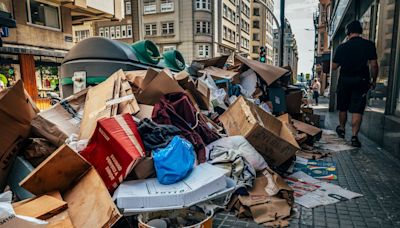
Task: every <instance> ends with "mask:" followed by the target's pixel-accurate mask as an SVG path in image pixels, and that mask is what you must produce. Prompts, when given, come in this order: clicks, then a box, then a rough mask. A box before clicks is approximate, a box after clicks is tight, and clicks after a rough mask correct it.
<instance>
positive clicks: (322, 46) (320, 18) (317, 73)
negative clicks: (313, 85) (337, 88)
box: [314, 0, 331, 94]
mask: <svg viewBox="0 0 400 228" xmlns="http://www.w3.org/2000/svg"><path fill="white" fill-rule="evenodd" d="M330 12H331V0H320V1H319V4H318V9H317V11H316V12H315V13H314V27H315V50H314V56H315V59H314V77H316V78H318V79H319V81H320V82H321V91H320V93H321V94H324V92H325V89H326V88H328V87H329V80H330V79H329V76H330V74H329V73H330V57H331V49H330V45H329V18H330Z"/></svg>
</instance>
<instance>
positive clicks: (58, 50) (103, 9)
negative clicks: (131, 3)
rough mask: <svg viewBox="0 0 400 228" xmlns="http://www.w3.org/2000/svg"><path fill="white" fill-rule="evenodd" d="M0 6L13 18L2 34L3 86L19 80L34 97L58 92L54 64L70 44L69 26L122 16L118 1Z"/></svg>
mask: <svg viewBox="0 0 400 228" xmlns="http://www.w3.org/2000/svg"><path fill="white" fill-rule="evenodd" d="M0 5H2V6H3V7H4V6H5V8H6V10H5V11H7V12H8V13H11V16H12V19H14V20H15V21H16V28H10V29H9V30H8V34H7V35H8V36H7V37H2V40H3V47H0V74H1V75H2V77H3V76H4V77H5V78H6V79H7V85H6V86H11V85H13V83H15V81H16V80H18V79H22V80H23V81H24V84H25V88H26V90H27V91H28V93H29V94H30V95H31V96H32V98H33V99H35V100H36V99H38V96H39V95H43V94H45V93H46V92H48V91H58V67H59V66H60V64H61V61H62V59H63V57H64V56H65V54H66V53H67V52H68V50H69V49H70V48H71V47H72V46H73V45H74V43H73V36H72V26H73V25H75V24H82V23H84V22H85V21H92V20H119V19H121V18H122V16H123V10H122V9H121V5H122V4H121V0H109V1H102V0H90V1H89V0H79V1H77V0H76V1H75V0H69V1H62V3H61V1H50V0H40V1H39V0H0ZM3 7H2V8H3ZM2 10H3V11H4V9H2Z"/></svg>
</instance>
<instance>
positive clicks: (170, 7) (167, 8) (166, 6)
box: [161, 2, 174, 13]
mask: <svg viewBox="0 0 400 228" xmlns="http://www.w3.org/2000/svg"><path fill="white" fill-rule="evenodd" d="M173 11H174V3H173V2H167V3H161V12H163V13H166V12H173Z"/></svg>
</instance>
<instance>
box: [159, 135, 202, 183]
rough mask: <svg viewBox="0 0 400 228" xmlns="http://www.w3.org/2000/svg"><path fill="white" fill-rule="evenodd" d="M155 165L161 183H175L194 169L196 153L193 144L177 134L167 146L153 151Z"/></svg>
mask: <svg viewBox="0 0 400 228" xmlns="http://www.w3.org/2000/svg"><path fill="white" fill-rule="evenodd" d="M153 160H154V167H155V169H156V173H157V179H158V181H159V182H160V183H161V184H174V183H176V182H178V181H180V180H182V179H183V178H185V177H186V176H187V175H189V174H190V172H191V171H192V169H193V165H194V162H195V153H194V149H193V145H192V144H191V143H190V142H188V141H187V140H185V139H183V138H181V137H179V136H175V137H174V138H173V139H172V141H171V142H170V143H169V144H168V146H167V147H165V148H162V149H156V150H154V151H153Z"/></svg>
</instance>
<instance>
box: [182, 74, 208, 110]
mask: <svg viewBox="0 0 400 228" xmlns="http://www.w3.org/2000/svg"><path fill="white" fill-rule="evenodd" d="M175 79H176V80H178V83H179V85H180V86H182V88H184V89H185V92H186V93H187V94H188V96H189V98H190V99H191V100H192V103H194V105H195V106H196V105H197V106H198V108H199V109H201V110H209V108H210V105H211V101H210V97H211V92H210V88H208V86H207V85H206V84H205V83H204V82H203V81H200V80H197V81H196V82H194V81H193V80H192V79H191V78H189V74H188V73H187V72H184V71H182V72H180V73H179V74H177V75H175Z"/></svg>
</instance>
